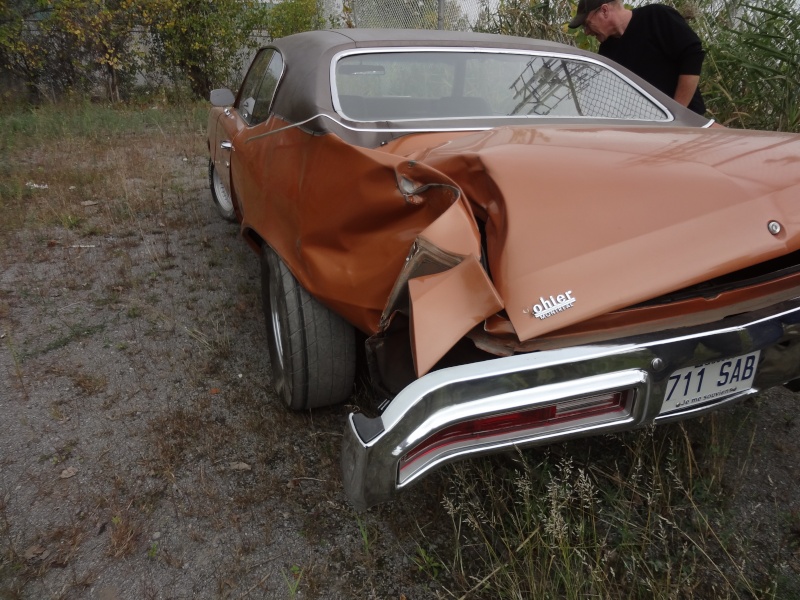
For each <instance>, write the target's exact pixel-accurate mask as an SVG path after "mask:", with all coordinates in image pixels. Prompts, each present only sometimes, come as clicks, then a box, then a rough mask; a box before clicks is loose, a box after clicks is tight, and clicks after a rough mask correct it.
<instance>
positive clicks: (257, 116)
mask: <svg viewBox="0 0 800 600" xmlns="http://www.w3.org/2000/svg"><path fill="white" fill-rule="evenodd" d="M282 72H283V57H281V55H280V54H279V53H278V52H275V53H274V54H273V55H272V60H270V61H269V67H267V72H266V73H264V79H262V81H261V87H259V89H258V94H257V95H256V104H255V107H254V108H253V110H252V115H253V116H252V119H251V120H252V123H250V124H251V125H255V124H257V123H261V122H262V121H266V120H267V117H268V116H269V109H270V106H272V98H273V96H275V89H276V88H277V87H278V80H279V79H280V78H281V73H282Z"/></svg>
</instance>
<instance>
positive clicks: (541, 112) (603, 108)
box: [332, 49, 671, 121]
mask: <svg viewBox="0 0 800 600" xmlns="http://www.w3.org/2000/svg"><path fill="white" fill-rule="evenodd" d="M333 75H334V76H333V78H332V79H333V87H334V90H333V91H334V94H333V97H334V99H335V105H336V109H337V111H339V112H340V113H341V114H342V115H343V116H345V117H347V118H349V119H352V120H355V121H398V120H425V119H453V118H465V117H466V118H470V117H471V118H481V117H482V118H486V117H532V116H533V117H561V118H563V117H584V118H608V119H634V120H645V121H666V120H670V118H671V117H670V115H669V114H668V113H667V112H666V110H665V109H664V108H663V107H662V106H661V105H660V104H658V103H657V102H655V101H654V100H653V98H651V97H650V96H649V95H647V94H646V93H645V92H644V91H643V90H641V89H640V88H639V87H637V86H636V85H634V84H633V83H632V82H630V81H629V80H628V79H627V78H624V77H623V76H621V75H620V74H618V73H617V72H615V71H613V70H612V69H610V68H608V67H606V66H605V65H604V64H602V63H599V62H595V61H591V60H588V59H581V58H577V57H576V58H572V57H568V56H564V55H551V54H539V53H536V54H534V53H522V52H496V51H490V50H485V51H481V50H473V49H465V50H456V51H453V50H412V51H401V50H392V51H385V52H384V51H381V52H361V53H353V54H348V55H345V56H342V57H341V58H339V60H338V61H336V63H335V66H334V73H333Z"/></svg>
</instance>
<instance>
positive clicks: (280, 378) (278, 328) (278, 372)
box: [269, 265, 289, 400]
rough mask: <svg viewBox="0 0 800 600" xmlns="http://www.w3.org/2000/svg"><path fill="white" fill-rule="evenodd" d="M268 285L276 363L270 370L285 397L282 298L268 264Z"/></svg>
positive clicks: (287, 395) (286, 389) (286, 394)
mask: <svg viewBox="0 0 800 600" xmlns="http://www.w3.org/2000/svg"><path fill="white" fill-rule="evenodd" d="M270 267H271V268H270V285H269V312H270V322H271V324H272V336H273V338H274V339H273V345H274V347H275V357H274V358H275V361H276V362H277V363H278V364H276V365H273V369H272V372H273V374H274V375H275V379H276V381H275V387H276V389H277V390H278V392H279V393H280V394H283V395H284V396H285V397H286V399H287V400H288V398H289V389H288V381H287V379H286V357H285V348H284V339H283V338H284V335H285V333H284V330H283V327H282V325H281V317H280V309H279V306H280V303H282V302H283V298H281V297H279V290H278V289H277V288H278V285H277V284H278V281H277V277H276V276H275V274H274V270H273V269H272V265H270Z"/></svg>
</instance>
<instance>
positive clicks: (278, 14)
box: [266, 0, 325, 39]
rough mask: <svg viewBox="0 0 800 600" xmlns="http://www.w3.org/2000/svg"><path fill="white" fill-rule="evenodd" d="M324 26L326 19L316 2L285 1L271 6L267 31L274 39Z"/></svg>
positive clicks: (304, 0)
mask: <svg viewBox="0 0 800 600" xmlns="http://www.w3.org/2000/svg"><path fill="white" fill-rule="evenodd" d="M324 26H325V18H324V17H323V15H322V13H321V12H320V10H319V6H318V5H317V2H316V0H284V1H283V2H274V3H272V4H270V5H269V10H268V13H267V19H266V30H267V32H268V33H269V36H270V37H271V38H272V39H277V38H280V37H285V36H287V35H291V34H293V33H300V32H301V31H311V30H312V29H321V28H323V27H324Z"/></svg>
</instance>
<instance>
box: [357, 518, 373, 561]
mask: <svg viewBox="0 0 800 600" xmlns="http://www.w3.org/2000/svg"><path fill="white" fill-rule="evenodd" d="M356 523H357V524H358V533H359V534H360V535H361V547H362V549H363V550H364V554H366V555H367V556H369V549H370V546H371V545H372V542H373V539H372V535H371V534H370V531H369V526H368V525H367V523H366V522H365V521H364V520H363V519H362V518H361V517H359V516H356ZM376 535H377V533H376Z"/></svg>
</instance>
